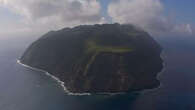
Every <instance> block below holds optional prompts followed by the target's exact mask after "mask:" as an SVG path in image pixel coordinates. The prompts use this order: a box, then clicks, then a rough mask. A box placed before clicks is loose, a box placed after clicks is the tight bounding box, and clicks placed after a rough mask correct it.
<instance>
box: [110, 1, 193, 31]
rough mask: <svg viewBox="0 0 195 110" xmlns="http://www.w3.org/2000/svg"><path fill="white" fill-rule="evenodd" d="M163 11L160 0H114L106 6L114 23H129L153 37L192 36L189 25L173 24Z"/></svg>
mask: <svg viewBox="0 0 195 110" xmlns="http://www.w3.org/2000/svg"><path fill="white" fill-rule="evenodd" d="M163 11H164V6H163V4H162V3H161V1H160V0H116V1H114V2H112V3H111V4H109V6H108V13H109V15H110V17H111V18H112V19H113V21H114V22H119V23H131V24H134V25H136V26H139V27H141V28H143V29H145V30H146V31H148V32H150V33H151V34H154V35H162V34H178V35H179V34H181V33H182V34H192V29H191V26H190V24H180V23H175V22H174V20H172V19H169V17H166V16H164V15H163Z"/></svg>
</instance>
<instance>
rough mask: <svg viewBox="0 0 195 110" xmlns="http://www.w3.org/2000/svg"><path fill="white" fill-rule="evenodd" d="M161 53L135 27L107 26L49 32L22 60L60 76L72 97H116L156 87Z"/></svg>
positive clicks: (160, 66)
mask: <svg viewBox="0 0 195 110" xmlns="http://www.w3.org/2000/svg"><path fill="white" fill-rule="evenodd" d="M160 53H161V47H160V45H159V44H158V43H157V42H156V41H154V40H153V39H152V38H151V37H150V35H149V34H148V33H146V32H144V31H142V30H140V29H137V28H135V27H134V26H132V25H120V24H104V25H86V26H78V27H75V28H71V29H70V28H65V29H62V30H60V31H53V32H49V33H47V34H45V35H44V36H42V37H41V38H40V39H38V40H37V41H35V42H34V43H33V44H32V45H31V46H30V47H29V48H28V49H27V50H26V52H25V53H24V55H23V56H22V57H21V59H20V60H21V62H22V63H24V64H27V65H29V66H32V67H35V68H39V69H43V70H46V71H48V72H49V73H51V74H53V75H54V76H56V77H58V78H59V79H60V80H62V81H64V82H65V86H66V87H67V89H68V90H69V91H71V92H76V93H83V92H91V93H102V92H113V93H115V92H128V91H135V90H143V89H151V88H155V87H157V86H158V85H159V81H158V80H157V79H156V76H157V74H158V73H159V72H160V71H161V69H162V60H161V58H160Z"/></svg>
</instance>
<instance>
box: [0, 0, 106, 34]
mask: <svg viewBox="0 0 195 110" xmlns="http://www.w3.org/2000/svg"><path fill="white" fill-rule="evenodd" d="M0 5H2V6H4V7H6V8H8V9H10V10H11V11H12V12H14V13H17V14H19V15H20V16H22V17H23V20H21V21H19V22H20V23H21V25H22V26H19V27H20V28H21V27H23V28H24V29H20V30H34V31H35V32H36V31H40V30H54V29H59V28H63V27H71V26H75V25H80V24H95V23H103V22H105V21H104V18H103V17H102V16H101V5H100V3H99V2H98V1H97V0H0Z"/></svg>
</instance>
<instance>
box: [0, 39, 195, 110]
mask: <svg viewBox="0 0 195 110" xmlns="http://www.w3.org/2000/svg"><path fill="white" fill-rule="evenodd" d="M36 39H37V38H33V37H15V38H11V37H9V38H0V110H195V37H158V38H155V39H156V40H157V41H158V42H159V43H160V44H161V45H162V47H163V48H164V51H163V53H162V58H163V59H164V70H163V72H162V73H161V74H159V76H158V78H159V80H160V81H161V86H160V87H159V88H158V89H154V90H148V91H145V92H143V93H129V94H121V95H112V96H110V95H83V96H75V95H68V94H67V93H66V92H65V91H64V89H63V88H62V87H61V86H60V83H59V82H57V81H56V80H55V79H53V78H52V77H50V76H48V75H46V74H45V73H43V72H40V71H34V70H31V69H29V68H25V67H24V66H22V65H20V64H18V63H17V59H18V58H19V57H20V56H21V55H22V54H23V52H24V51H25V49H26V48H27V47H28V45H30V44H31V43H32V42H33V41H35V40H36Z"/></svg>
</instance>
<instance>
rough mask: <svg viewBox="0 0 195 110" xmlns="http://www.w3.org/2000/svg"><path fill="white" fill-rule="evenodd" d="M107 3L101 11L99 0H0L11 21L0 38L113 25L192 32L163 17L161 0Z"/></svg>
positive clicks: (1, 28)
mask: <svg viewBox="0 0 195 110" xmlns="http://www.w3.org/2000/svg"><path fill="white" fill-rule="evenodd" d="M109 1H110V2H109V3H108V5H106V8H105V7H103V6H104V5H103V4H102V2H101V0H0V8H3V9H5V10H7V12H8V13H7V14H12V15H13V17H12V18H13V19H12V20H10V21H7V20H5V22H7V23H0V35H2V33H3V34H4V35H6V33H7V34H13V35H15V34H18V33H30V32H31V33H45V32H47V31H49V30H57V29H60V28H64V27H73V26H76V25H83V24H102V23H115V22H118V23H122V24H129V23H130V24H134V25H136V26H138V27H141V28H143V29H145V30H146V31H148V32H149V33H151V34H153V35H192V34H193V32H194V28H193V25H192V24H190V23H183V22H176V20H175V19H176V18H175V17H170V16H168V15H165V14H164V10H165V6H164V4H163V3H162V1H161V0H109ZM102 13H106V14H107V15H106V16H105V15H104V14H102ZM1 16H3V15H1ZM4 16H6V14H4ZM108 17H109V18H110V19H108ZM16 18H17V19H16Z"/></svg>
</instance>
